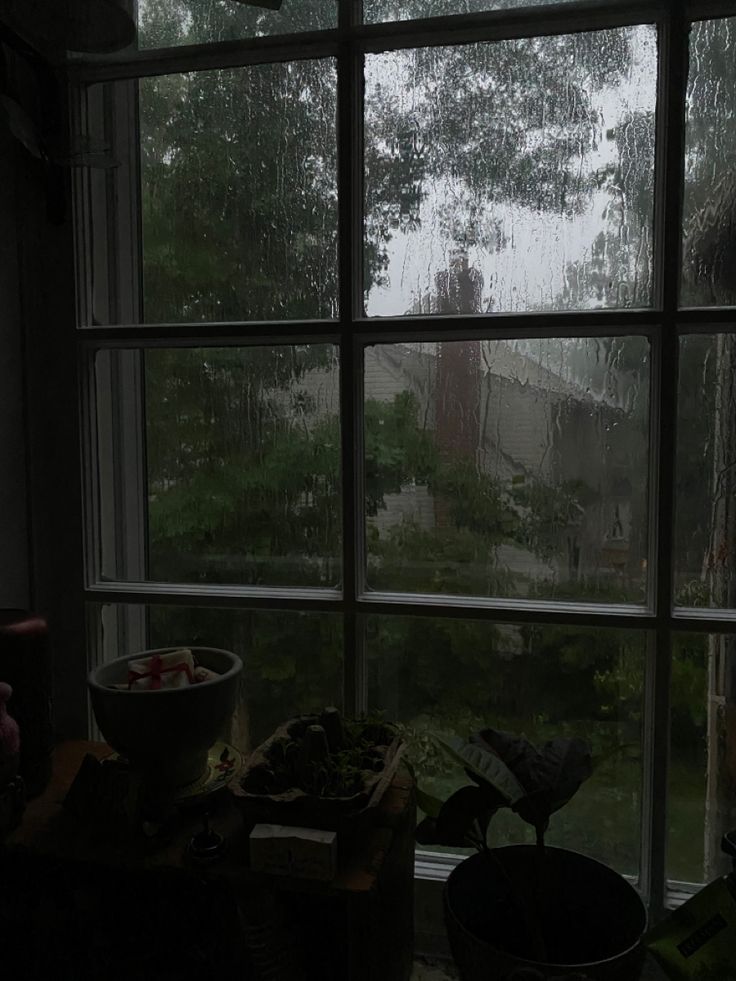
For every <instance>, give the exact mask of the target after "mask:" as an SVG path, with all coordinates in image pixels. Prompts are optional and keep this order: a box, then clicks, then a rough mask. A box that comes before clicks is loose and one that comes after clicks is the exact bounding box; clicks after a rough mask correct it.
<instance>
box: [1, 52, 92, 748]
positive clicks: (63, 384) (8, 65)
mask: <svg viewBox="0 0 736 981" xmlns="http://www.w3.org/2000/svg"><path fill="white" fill-rule="evenodd" d="M3 54H4V55H5V69H6V78H7V85H8V91H9V94H10V97H11V98H13V99H14V100H16V101H17V102H18V103H19V104H20V105H21V106H22V107H23V109H24V110H25V112H26V113H27V114H28V115H29V116H30V117H31V119H32V120H33V123H34V125H35V127H36V129H37V139H39V140H40V141H41V144H42V145H43V146H47V147H50V148H52V152H53V147H55V146H63V143H62V142H61V141H62V140H63V136H64V133H65V131H66V125H67V119H68V93H67V87H66V85H65V83H64V81H63V79H62V78H61V77H60V76H59V75H58V74H56V73H55V72H54V71H53V70H51V69H50V68H49V67H48V66H47V65H45V64H44V63H43V62H41V61H40V59H37V58H35V57H29V56H27V55H26V54H25V53H24V54H22V55H20V54H17V53H16V52H14V51H12V50H9V49H8V47H7V46H5V45H4V46H3ZM62 155H63V154H62ZM69 185H70V173H69V171H68V170H67V169H65V168H62V167H55V166H51V165H49V164H48V163H47V162H46V161H44V160H42V159H40V158H39V155H38V154H33V153H31V152H29V150H28V149H26V148H25V147H24V146H22V145H21V143H20V142H19V141H18V140H16V139H15V138H14V137H13V136H12V135H11V134H10V132H9V131H8V127H7V126H6V125H4V121H3V119H2V117H0V605H13V606H21V607H26V608H29V609H31V610H32V611H33V612H34V613H37V614H39V615H41V616H43V617H44V618H45V619H46V620H47V622H48V625H49V637H50V642H51V655H52V662H53V683H54V689H53V712H54V720H55V727H56V732H57V735H58V736H59V737H60V738H64V737H77V736H84V735H86V731H87V717H88V709H87V691H86V685H85V676H86V672H87V651H86V640H85V608H84V596H83V585H84V578H83V563H82V556H83V535H82V528H83V525H82V501H81V465H80V449H79V443H80V431H79V406H78V390H77V331H76V320H75V292H74V251H73V246H74V240H73V235H72V222H71V214H70V206H69Z"/></svg>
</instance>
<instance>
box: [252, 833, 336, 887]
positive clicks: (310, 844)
mask: <svg viewBox="0 0 736 981" xmlns="http://www.w3.org/2000/svg"><path fill="white" fill-rule="evenodd" d="M250 865H251V868H252V869H253V871H254V872H268V873H270V874H271V875H290V876H294V877H295V878H297V879H319V880H320V881H322V882H331V881H332V879H334V878H335V873H336V872H337V834H336V832H334V831H318V830H316V829H314V828H290V827H288V826H286V825H283V824H257V825H256V826H255V828H253V830H252V831H251V833H250Z"/></svg>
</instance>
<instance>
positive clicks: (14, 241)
mask: <svg viewBox="0 0 736 981" xmlns="http://www.w3.org/2000/svg"><path fill="white" fill-rule="evenodd" d="M16 147H17V144H16V142H15V140H14V139H13V137H12V136H11V135H10V131H9V130H8V128H7V127H6V126H4V125H3V126H0V216H1V217H0V228H1V229H2V234H0V608H8V607H11V608H14V607H17V608H21V609H26V608H27V607H28V606H29V605H30V603H31V590H30V581H29V571H30V570H29V554H28V553H29V546H28V532H29V524H28V508H27V497H28V495H27V475H26V438H25V397H24V384H23V376H24V372H23V344H22V335H21V300H20V278H19V277H20V272H19V267H18V238H17V219H18V215H17V196H16V168H17V164H18V154H17V152H16Z"/></svg>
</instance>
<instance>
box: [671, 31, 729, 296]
mask: <svg viewBox="0 0 736 981" xmlns="http://www.w3.org/2000/svg"><path fill="white" fill-rule="evenodd" d="M687 99H688V106H687V108H688V113H687V144H686V154H685V199H684V254H683V293H682V300H683V303H684V304H685V305H687V306H711V305H716V306H731V305H733V304H736V273H735V272H734V270H736V231H735V229H736V185H735V184H734V179H733V160H734V156H735V155H736V17H731V18H728V19H726V20H707V21H701V22H700V23H696V24H694V25H693V29H692V35H691V40H690V77H689V80H688V91H687Z"/></svg>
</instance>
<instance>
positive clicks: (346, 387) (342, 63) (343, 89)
mask: <svg viewBox="0 0 736 981" xmlns="http://www.w3.org/2000/svg"><path fill="white" fill-rule="evenodd" d="M359 8H360V4H359V3H356V2H355V0H340V4H339V25H340V32H341V38H342V40H341V43H340V48H339V52H338V59H337V83H338V97H337V112H338V117H337V133H338V242H339V260H338V261H339V303H340V419H341V433H342V512H343V551H342V577H343V578H342V581H343V595H344V599H345V603H346V613H345V617H344V631H343V638H344V640H343V644H344V647H343V670H344V695H343V697H344V708H345V711H346V712H347V713H349V714H355V713H357V712H358V710H359V708H360V706H361V705H362V704H363V702H364V695H365V693H364V691H363V688H364V685H363V684H362V682H361V676H362V671H360V670H359V667H358V666H359V664H360V663H362V657H361V651H362V646H363V645H362V626H361V623H360V619H359V618H358V616H357V614H356V611H355V606H354V604H355V599H356V597H357V595H358V591H359V588H360V576H361V568H362V561H363V560H362V555H363V549H362V548H361V547H360V543H361V537H362V523H361V506H360V501H361V497H362V492H361V485H362V482H361V478H360V473H361V467H362V427H363V422H362V399H361V397H360V392H361V381H362V372H361V363H362V357H361V352H360V349H359V348H358V347H357V345H356V344H355V341H354V337H353V318H354V314H355V310H356V308H357V305H358V302H359V294H360V279H359V270H360V264H361V249H360V242H361V236H362V231H361V220H360V214H361V210H362V209H361V206H360V201H361V197H362V186H361V180H360V169H359V165H358V162H359V161H360V160H362V140H361V118H360V117H361V113H362V93H361V85H360V79H361V77H362V64H361V61H362V59H361V58H360V56H358V55H356V54H355V53H354V51H353V49H352V46H351V44H350V42H349V40H348V37H347V35H348V33H349V31H350V29H351V28H352V27H353V26H354V25H355V24H356V23H357V22H358V20H357V19H358V18H359V16H360V9H359Z"/></svg>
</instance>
